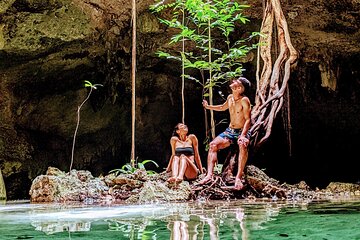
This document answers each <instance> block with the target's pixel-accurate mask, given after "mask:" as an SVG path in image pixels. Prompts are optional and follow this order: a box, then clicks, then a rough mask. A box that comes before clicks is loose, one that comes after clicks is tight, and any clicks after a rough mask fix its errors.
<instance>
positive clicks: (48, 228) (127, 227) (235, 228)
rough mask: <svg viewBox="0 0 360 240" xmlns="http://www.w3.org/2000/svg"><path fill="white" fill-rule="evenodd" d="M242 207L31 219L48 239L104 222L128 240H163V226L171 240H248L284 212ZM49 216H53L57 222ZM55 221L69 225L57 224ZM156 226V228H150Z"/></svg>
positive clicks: (135, 209)
mask: <svg viewBox="0 0 360 240" xmlns="http://www.w3.org/2000/svg"><path fill="white" fill-rule="evenodd" d="M239 203H241V202H238V203H237V204H236V203H235V202H209V203H192V204H190V203H176V204H164V205H160V204H159V205H156V206H155V205H149V206H147V207H145V206H120V207H118V208H116V207H111V208H109V209H101V208H88V209H86V208H85V209H84V208H78V209H77V208H75V209H67V208H65V209H60V210H59V209H57V210H56V211H55V212H52V213H50V214H49V213H45V212H44V209H43V208H40V209H35V210H32V211H31V215H30V216H31V217H30V219H31V220H32V221H31V225H32V226H33V227H35V230H36V231H42V232H44V233H46V234H47V235H50V234H55V233H60V232H68V233H69V234H70V233H73V232H86V231H91V223H92V222H98V221H103V222H105V223H106V224H107V228H108V229H107V230H108V231H111V232H119V233H121V236H123V237H125V238H126V239H143V238H151V239H161V238H159V231H162V232H163V235H164V229H163V227H161V223H162V224H163V225H165V226H166V228H167V234H168V235H169V236H168V238H169V239H171V240H195V239H204V238H205V239H210V240H217V239H220V236H223V234H227V235H229V234H230V235H231V238H232V239H242V240H248V239H249V236H250V230H249V229H261V228H262V226H261V225H262V224H264V223H265V222H267V221H269V220H271V219H272V218H274V217H276V216H277V215H278V213H279V211H280V209H281V205H278V204H274V203H273V204H255V205H254V206H252V207H251V208H247V207H246V205H245V206H244V205H239ZM146 209H147V210H151V211H146ZM108 210H109V211H108ZM99 213H101V214H99ZM110 213H112V215H111V214H110ZM45 216H52V218H53V219H49V217H45ZM108 217H110V218H108ZM54 218H55V219H59V218H62V219H67V221H54ZM159 221H160V223H159ZM156 225H157V227H155V228H154V227H150V226H156ZM69 237H70V235H69Z"/></svg>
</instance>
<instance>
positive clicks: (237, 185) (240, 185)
mask: <svg viewBox="0 0 360 240" xmlns="http://www.w3.org/2000/svg"><path fill="white" fill-rule="evenodd" d="M243 188H244V184H243V183H242V181H241V179H240V178H235V185H234V189H235V190H238V191H239V190H241V189H243Z"/></svg>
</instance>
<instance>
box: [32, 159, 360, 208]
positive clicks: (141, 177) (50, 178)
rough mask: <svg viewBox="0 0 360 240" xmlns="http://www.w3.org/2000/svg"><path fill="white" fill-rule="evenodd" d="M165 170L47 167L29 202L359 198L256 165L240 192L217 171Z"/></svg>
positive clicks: (355, 190)
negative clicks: (186, 177) (175, 177)
mask: <svg viewBox="0 0 360 240" xmlns="http://www.w3.org/2000/svg"><path fill="white" fill-rule="evenodd" d="M168 177H169V176H168V175H167V173H166V172H162V173H160V174H155V175H148V174H147V173H146V171H145V170H137V171H135V172H134V173H133V174H119V175H116V174H109V175H106V176H105V177H104V176H100V177H94V176H92V174H91V173H90V172H89V171H86V170H79V171H78V170H72V171H71V172H68V173H66V172H63V171H61V170H59V169H57V168H54V167H49V168H48V170H47V172H46V174H45V175H40V176H38V177H36V178H35V179H34V181H33V182H32V185H31V189H30V191H29V193H30V200H31V202H33V203H35V202H70V201H77V202H84V203H89V204H91V203H100V202H104V201H105V202H119V201H121V202H127V203H151V202H170V201H188V200H229V199H257V198H262V199H272V200H293V201H300V200H327V199H333V198H337V197H351V196H360V185H359V184H352V183H340V182H332V183H330V184H329V185H328V186H327V187H326V188H325V189H322V190H320V189H316V190H312V189H310V187H309V186H308V185H307V184H306V183H305V182H300V183H298V184H294V185H291V184H287V183H279V181H277V180H275V179H273V178H270V177H269V176H267V175H266V174H265V173H264V172H263V171H262V170H260V169H259V168H257V167H255V166H252V165H249V166H247V168H246V177H245V179H244V180H245V184H244V188H243V189H242V190H240V191H237V190H234V189H232V188H231V187H228V186H226V184H227V183H226V182H224V181H223V180H222V178H221V176H220V175H215V177H214V179H213V181H211V182H210V183H208V184H205V185H197V184H196V183H197V182H196V181H194V182H187V181H183V182H181V183H179V184H176V185H175V184H169V183H168V182H167V181H166V179H167V178H168Z"/></svg>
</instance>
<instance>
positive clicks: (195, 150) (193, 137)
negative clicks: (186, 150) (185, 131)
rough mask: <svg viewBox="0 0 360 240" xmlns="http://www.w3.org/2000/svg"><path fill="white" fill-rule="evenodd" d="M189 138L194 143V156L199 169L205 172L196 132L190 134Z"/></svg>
mask: <svg viewBox="0 0 360 240" xmlns="http://www.w3.org/2000/svg"><path fill="white" fill-rule="evenodd" d="M189 138H190V139H191V142H192V145H193V148H194V155H195V156H194V157H195V162H196V165H197V166H198V168H199V171H200V173H201V174H202V173H204V172H203V167H202V164H201V159H200V154H199V143H198V139H197V137H196V136H195V135H194V134H190V135H189Z"/></svg>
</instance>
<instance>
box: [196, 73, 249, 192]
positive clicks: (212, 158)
mask: <svg viewBox="0 0 360 240" xmlns="http://www.w3.org/2000/svg"><path fill="white" fill-rule="evenodd" d="M250 86H251V84H250V82H249V80H247V79H246V78H244V77H240V78H238V79H233V80H232V81H231V84H230V88H231V90H232V94H230V95H229V96H228V97H227V99H226V101H225V102H224V103H223V104H220V105H209V104H208V102H207V101H206V100H203V106H204V108H205V109H210V110H215V111H225V110H229V113H230V124H229V127H228V128H227V129H226V130H225V131H224V132H223V133H221V134H219V135H218V136H217V137H216V138H215V139H214V140H213V141H211V143H210V148H209V153H208V158H207V174H206V176H205V177H204V178H203V179H202V180H201V181H200V182H199V184H205V183H208V182H209V181H210V180H211V179H212V176H213V171H214V167H215V164H216V162H217V152H218V151H219V150H220V149H224V148H227V147H229V146H230V144H231V143H235V142H237V144H238V145H239V150H240V153H239V159H238V172H237V174H236V177H235V185H234V189H236V190H240V189H242V188H243V183H242V181H241V179H242V177H243V174H244V168H245V164H246V161H247V158H248V149H247V146H248V144H249V137H250V136H249V135H250V133H249V129H250V115H251V106H250V100H249V98H248V97H246V96H245V95H244V92H245V91H246V90H247V89H249V88H250Z"/></svg>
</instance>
